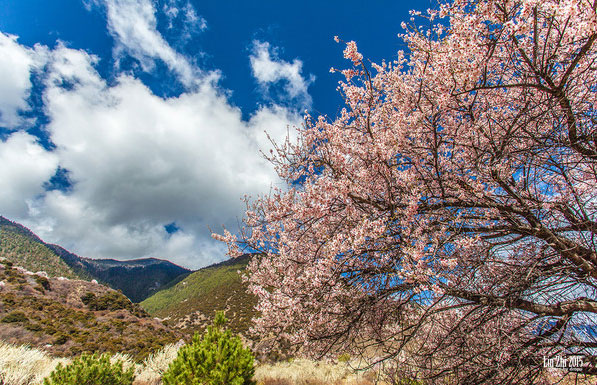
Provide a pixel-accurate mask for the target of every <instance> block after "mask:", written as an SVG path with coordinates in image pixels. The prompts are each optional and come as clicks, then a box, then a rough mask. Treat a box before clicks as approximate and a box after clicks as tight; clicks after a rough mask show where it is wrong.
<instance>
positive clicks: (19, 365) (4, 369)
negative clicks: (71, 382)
mask: <svg viewBox="0 0 597 385" xmlns="http://www.w3.org/2000/svg"><path fill="white" fill-rule="evenodd" d="M69 362H70V360H69V359H66V358H53V357H50V356H49V355H48V354H46V353H45V352H43V351H41V350H38V349H34V348H30V347H28V346H16V345H11V344H7V343H5V342H2V341H0V384H5V385H37V384H41V383H42V382H43V379H44V377H46V376H48V375H49V374H50V373H51V372H52V370H54V368H55V367H56V366H57V365H58V364H59V363H62V364H63V365H66V364H68V363H69Z"/></svg>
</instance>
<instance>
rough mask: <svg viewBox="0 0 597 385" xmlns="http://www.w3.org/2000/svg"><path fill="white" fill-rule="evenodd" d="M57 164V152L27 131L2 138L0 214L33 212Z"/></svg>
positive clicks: (20, 215)
mask: <svg viewBox="0 0 597 385" xmlns="http://www.w3.org/2000/svg"><path fill="white" fill-rule="evenodd" d="M57 165H58V157H57V156H56V154H53V153H51V152H48V151H46V150H45V149H44V148H43V147H42V146H40V145H39V144H38V143H37V138H35V137H34V136H31V135H29V134H27V133H25V132H14V133H12V134H11V135H10V136H9V137H8V138H7V139H6V140H5V141H3V142H2V141H0V180H1V181H2V188H0V208H1V211H0V213H1V214H2V215H6V216H8V217H18V218H23V217H27V216H28V215H30V214H32V210H33V207H32V205H33V203H34V200H35V198H36V197H37V196H38V195H40V194H42V193H43V192H44V183H45V182H46V181H47V180H49V179H50V178H51V177H52V176H53V175H54V173H55V171H56V167H57Z"/></svg>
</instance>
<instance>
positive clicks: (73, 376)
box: [44, 354, 135, 385]
mask: <svg viewBox="0 0 597 385" xmlns="http://www.w3.org/2000/svg"><path fill="white" fill-rule="evenodd" d="M134 371H135V369H134V368H133V367H129V368H127V369H125V368H124V363H123V362H122V361H120V360H118V361H116V362H114V363H112V362H110V356H109V355H108V354H102V355H101V356H98V355H96V354H93V355H89V354H83V355H82V356H80V357H79V358H77V359H75V360H74V361H73V362H72V363H71V364H70V365H67V366H62V364H58V367H57V368H56V369H55V370H54V371H53V372H52V373H51V374H50V376H49V377H48V378H45V379H44V385H99V384H101V385H131V384H132V383H133V380H134V378H135V373H134Z"/></svg>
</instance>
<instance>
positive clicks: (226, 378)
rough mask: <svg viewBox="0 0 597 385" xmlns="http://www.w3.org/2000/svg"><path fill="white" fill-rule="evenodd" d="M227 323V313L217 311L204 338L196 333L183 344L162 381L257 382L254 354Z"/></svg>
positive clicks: (172, 384) (171, 384)
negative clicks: (255, 379) (254, 375)
mask: <svg viewBox="0 0 597 385" xmlns="http://www.w3.org/2000/svg"><path fill="white" fill-rule="evenodd" d="M225 323H226V317H224V313H222V312H218V313H217V314H216V318H215V320H214V324H213V325H212V326H209V327H208V328H207V332H206V333H205V335H204V336H203V338H200V337H199V334H197V333H196V334H195V335H194V336H193V341H192V343H190V344H189V345H186V346H183V347H182V348H180V350H179V351H178V356H177V357H176V359H175V360H174V361H172V363H171V364H170V366H169V367H168V370H167V371H166V372H165V373H164V375H163V377H162V383H163V385H179V384H188V385H200V384H209V385H254V384H255V381H253V374H254V372H255V369H254V367H253V354H252V353H251V351H250V350H249V349H246V348H244V347H243V345H242V342H241V340H240V338H239V337H238V336H234V335H232V332H231V331H230V330H228V329H224V325H225Z"/></svg>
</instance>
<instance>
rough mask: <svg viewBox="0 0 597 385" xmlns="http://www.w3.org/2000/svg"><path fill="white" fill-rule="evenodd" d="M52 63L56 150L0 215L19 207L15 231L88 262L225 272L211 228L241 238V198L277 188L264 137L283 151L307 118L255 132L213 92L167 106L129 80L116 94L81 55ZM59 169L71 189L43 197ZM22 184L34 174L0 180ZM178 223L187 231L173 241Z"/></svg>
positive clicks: (267, 124) (41, 154)
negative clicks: (19, 225)
mask: <svg viewBox="0 0 597 385" xmlns="http://www.w3.org/2000/svg"><path fill="white" fill-rule="evenodd" d="M49 57H50V62H49V64H48V71H49V72H48V74H47V77H46V79H47V80H46V81H47V88H46V90H45V93H44V105H45V112H46V115H47V117H48V119H49V122H50V123H49V124H48V125H47V127H46V129H47V131H48V133H49V135H50V139H51V140H52V142H53V143H54V144H55V145H56V149H55V150H53V151H51V152H49V151H46V150H44V149H43V148H41V147H39V146H38V148H36V149H37V150H36V151H37V153H35V155H36V157H34V158H33V160H32V161H31V163H32V164H35V165H37V166H39V167H40V168H41V170H42V171H43V172H40V173H38V175H39V176H38V177H37V178H36V179H35V181H36V184H34V185H33V187H29V188H28V189H20V190H19V191H17V192H13V193H11V196H12V197H13V198H14V197H17V200H18V201H19V202H14V201H13V202H11V201H7V200H6V199H5V200H4V201H0V212H6V209H7V207H11V206H14V207H17V206H19V205H20V206H23V208H22V209H20V210H19V211H18V212H15V213H16V214H18V215H17V218H14V219H19V220H23V222H24V223H25V224H26V225H27V226H29V227H31V228H32V229H34V230H37V231H39V232H40V236H42V238H44V239H46V240H47V241H50V242H55V243H58V244H61V245H63V246H64V247H67V248H69V249H72V250H73V251H74V252H77V253H79V254H81V255H84V256H89V257H118V258H137V257H144V256H158V257H167V258H171V259H172V260H173V261H175V262H177V263H180V264H183V265H186V266H191V267H199V266H203V265H205V264H208V263H211V262H215V261H218V260H221V259H222V258H223V256H224V247H223V245H220V244H217V243H214V241H212V240H211V238H210V232H209V230H208V226H209V227H211V228H212V229H214V230H217V229H220V226H221V225H222V224H224V225H227V226H228V227H229V228H232V229H234V228H236V225H237V223H238V222H237V221H238V219H239V218H240V217H242V213H243V208H244V206H243V203H242V202H241V197H242V196H243V195H244V194H250V195H256V194H259V193H262V192H267V191H268V190H269V188H270V187H271V185H272V183H276V180H277V177H276V176H275V174H274V172H273V169H272V167H271V165H270V164H269V163H267V162H266V161H265V160H264V159H263V158H262V157H261V155H260V153H259V149H260V148H261V149H263V150H265V151H267V148H268V145H269V143H268V141H267V138H266V135H265V133H264V131H268V132H270V133H271V135H272V137H273V138H274V139H276V140H278V141H280V140H281V138H283V137H284V136H285V135H286V132H287V127H288V125H289V124H298V123H299V119H300V118H299V117H298V116H297V115H295V114H293V113H291V112H289V111H288V110H286V109H284V108H282V107H278V106H273V107H263V108H262V109H260V110H259V111H257V112H256V113H255V114H254V116H253V117H252V118H251V119H250V120H249V121H248V122H247V121H243V120H242V114H241V111H240V110H239V109H238V108H236V107H232V106H231V105H230V104H229V103H228V100H227V99H226V97H225V95H224V94H223V93H222V92H220V91H219V90H218V89H217V88H216V87H215V86H214V85H213V84H212V83H209V82H205V83H203V84H202V85H201V86H200V87H199V88H197V89H195V90H193V91H189V92H187V93H183V94H182V95H180V96H178V97H172V98H167V99H164V98H161V97H158V96H156V95H154V94H153V93H152V92H151V90H150V89H149V88H147V87H146V86H145V85H144V84H142V83H141V81H140V80H138V79H135V78H132V77H130V76H125V75H122V76H120V77H119V78H118V79H117V82H116V84H115V85H113V86H108V85H107V84H106V82H105V80H104V79H102V78H101V77H100V75H99V74H98V73H97V71H96V70H95V69H94V64H95V63H96V62H97V58H95V57H94V56H92V55H89V54H88V53H86V52H84V51H78V50H73V49H69V48H66V47H64V46H62V45H58V46H57V47H56V49H54V50H53V51H51V53H50V54H49ZM65 84H66V85H67V87H65V86H64V85H65ZM24 135H25V134H24ZM29 139H30V140H31V138H29ZM21 141H22V140H21ZM29 145H30V146H31V144H29ZM23 146H24V145H21V147H23ZM13 147H14V146H12V147H11V148H13ZM14 148H17V147H14ZM18 151H19V150H14V151H13V153H14V152H18ZM30 152H31V151H30ZM14 156H15V155H13V157H14ZM7 162H8V163H7ZM19 162H21V161H20V160H19ZM10 163H11V161H10V159H9V160H7V161H6V162H4V164H10ZM58 165H59V166H60V167H62V168H64V169H67V170H68V171H69V179H70V180H71V181H72V182H73V186H72V188H71V189H69V190H68V191H59V190H54V191H50V192H47V193H45V195H40V193H41V192H42V191H41V190H40V187H39V186H41V185H42V184H43V181H45V180H47V179H49V178H50V177H51V176H52V175H53V173H54V171H55V169H56V167H57V166H58ZM21 174H26V175H29V174H31V173H30V172H21V171H19V172H16V173H15V175H7V176H6V177H5V178H3V182H4V185H5V186H11V187H10V188H9V189H7V190H9V191H13V187H12V186H13V184H14V181H17V182H18V177H17V175H21ZM19 199H20V200H19ZM27 205H28V206H27ZM25 206H27V207H29V206H31V207H29V210H28V211H27V210H25V208H24V207H25ZM26 213H28V214H26ZM171 222H176V224H177V225H178V226H179V227H180V228H181V230H180V231H179V232H176V233H174V234H168V233H167V232H166V230H165V229H164V225H166V224H168V223H171Z"/></svg>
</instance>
